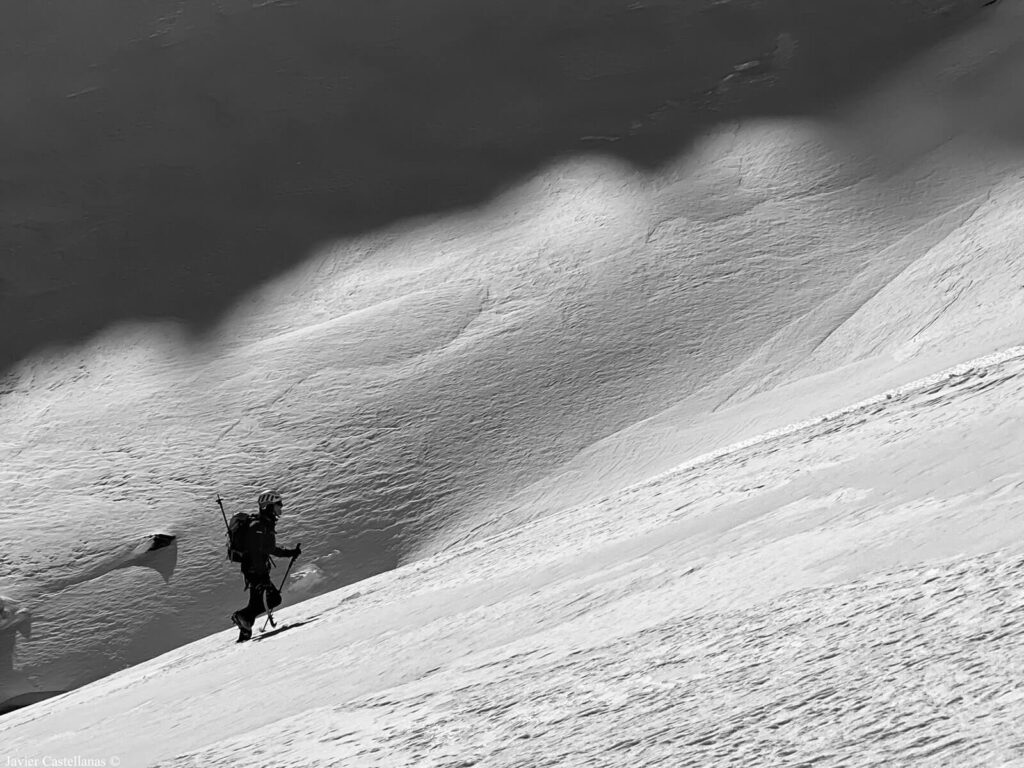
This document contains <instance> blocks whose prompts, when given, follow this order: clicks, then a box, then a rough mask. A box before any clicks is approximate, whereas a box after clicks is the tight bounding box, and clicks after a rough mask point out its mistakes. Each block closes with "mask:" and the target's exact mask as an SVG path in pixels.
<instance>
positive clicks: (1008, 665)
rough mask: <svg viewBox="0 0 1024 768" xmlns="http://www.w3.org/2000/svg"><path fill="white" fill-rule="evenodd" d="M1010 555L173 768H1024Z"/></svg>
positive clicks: (522, 661) (686, 633)
mask: <svg viewBox="0 0 1024 768" xmlns="http://www.w3.org/2000/svg"><path fill="white" fill-rule="evenodd" d="M1022 612H1024V558H1022V557H1021V556H1019V555H1012V556H1011V555H1008V554H1007V553H1005V552H1002V553H995V554H989V555H984V556H980V557H974V558H963V559H955V560H951V561H947V562H945V563H940V564H931V565H927V566H921V567H917V568H912V569H908V570H902V571H897V572H892V573H888V574H884V575H882V576H879V577H875V578H872V579H870V580H865V581H861V582H856V583H852V584H848V585H843V586H838V587H826V588H818V589H808V590H797V591H794V592H791V593H789V594H787V595H785V596H783V597H782V598H781V599H778V600H776V601H773V602H769V603H765V604H761V605H758V606H755V607H752V608H749V609H746V610H739V611H722V612H713V613H705V614H700V615H687V616H680V617H678V618H676V619H673V620H671V621H666V622H664V623H662V624H659V625H657V626H654V627H650V628H647V629H644V630H643V631H640V632H638V633H635V634H633V635H630V636H626V637H623V638H620V639H618V640H616V641H614V642H612V643H610V644H607V645H600V646H597V647H591V648H586V649H580V650H576V651H574V652H572V653H568V654H565V655H563V654H556V653H553V652H551V651H550V650H546V651H542V650H526V651H523V652H521V653H514V654H513V655H510V656H506V657H503V658H500V659H495V660H493V661H490V662H487V663H484V664H480V665H477V666H474V667H472V668H467V669H463V670H461V671H459V672H457V673H449V672H446V673H444V674H443V675H439V676H434V677H428V678H426V679H424V680H421V681H418V682H416V683H413V684H411V685H408V686H402V687H398V688H395V689H392V690H389V691H386V692H383V693H381V694H378V695H374V696H371V697H368V698H365V699H363V700H361V701H353V702H351V703H350V704H347V705H345V706H342V707H337V708H332V709H324V710H318V711H316V712H311V713H306V714H304V715H303V716H301V717H298V718H293V719H291V720H289V721H285V722H284V723H282V724H280V725H281V726H282V729H281V730H280V731H279V732H278V733H276V734H274V736H273V737H272V738H265V739H261V738H258V737H257V734H250V735H249V736H248V737H243V738H241V739H238V740H232V742H229V743H222V744H220V745H217V746H216V747H214V748H212V749H209V750H204V751H203V752H200V753H196V754H193V755H188V756H182V757H179V758H177V759H174V760H171V761H168V762H164V763H161V765H163V766H229V765H238V764H240V763H239V761H240V760H243V759H244V760H245V763H246V764H247V765H254V766H255V765H266V766H270V765H277V766H305V765H314V764H315V765H330V766H350V765H367V766H436V767H437V768H442V767H443V768H457V767H464V766H522V767H523V768H525V767H526V766H620V765H644V766H709V765H716V766H726V765H728V766H749V765H786V766H812V765H813V766H893V765H901V766H910V765H913V766H947V765H958V766H968V765H977V766H989V765H1024V737H1022V736H1021V735H1020V732H1019V730H1018V728H1017V727H1016V726H1017V723H1018V722H1019V720H1018V717H1017V714H1018V713H1019V710H1020V706H1021V702H1022V700H1024V686H1022V684H1021V682H1020V680H1021V675H1022V671H1024V670H1022V661H1021V660H1022V659H1024V632H1022V626H1021V615H1022Z"/></svg>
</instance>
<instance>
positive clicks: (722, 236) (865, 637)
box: [0, 4, 1024, 766]
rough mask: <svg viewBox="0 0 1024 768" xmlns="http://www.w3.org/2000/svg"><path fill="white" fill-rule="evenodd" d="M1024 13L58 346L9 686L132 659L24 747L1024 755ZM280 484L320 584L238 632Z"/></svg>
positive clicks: (42, 405)
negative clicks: (228, 293) (862, 74)
mask: <svg viewBox="0 0 1024 768" xmlns="http://www.w3.org/2000/svg"><path fill="white" fill-rule="evenodd" d="M1004 6H1005V7H1004ZM1022 18H1024V11H1022V10H1021V9H1020V8H1019V7H1017V6H1013V5H1009V6H1006V4H1003V5H1000V6H998V7H996V8H995V9H994V11H993V21H992V22H991V23H990V24H988V25H986V26H984V27H980V28H977V29H974V30H972V31H970V32H968V33H965V34H964V35H963V36H962V37H961V38H958V39H957V40H955V41H953V42H951V43H949V44H948V45H946V46H944V47H943V48H941V49H939V50H936V51H934V52H933V53H932V54H930V55H929V56H928V57H925V58H923V59H921V60H920V61H918V62H915V63H914V64H913V65H911V66H910V67H909V68H908V69H907V70H906V71H905V72H903V73H902V74H901V76H900V77H898V78H895V79H894V80H893V81H892V82H890V83H887V84H886V86H885V87H884V88H879V89H878V90H877V91H875V92H873V93H871V94H868V95H865V96H863V98H862V99H861V100H860V101H859V102H858V103H857V104H853V105H848V106H847V107H846V108H845V109H844V110H842V111H840V112H838V113H837V114H836V115H835V116H834V118H833V119H831V120H820V119H816V120H812V119H810V118H806V119H785V120H783V119H777V120H767V119H762V120H751V121H744V122H738V123H733V124H726V125H723V126H719V127H717V128H716V129H715V130H714V131H712V132H710V133H709V134H708V135H706V136H704V137H703V138H702V139H701V140H700V141H699V142H698V143H697V144H696V145H695V146H693V147H692V148H691V149H690V151H688V152H687V153H686V154H685V155H684V156H682V157H680V158H678V160H677V161H676V162H675V163H674V164H671V165H668V166H666V167H664V168H661V169H659V170H658V171H657V172H652V173H643V172H640V171H638V170H637V169H635V168H633V167H631V166H629V165H627V164H625V163H623V162H622V161H620V160H618V159H614V158H611V157H600V156H596V157H595V156H588V157H586V158H567V159H564V160H562V161H559V162H557V163H555V164H553V165H551V166H550V167H548V168H546V169H544V170H543V171H542V172H540V173H538V174H537V175H535V176H534V177H533V178H531V179H529V180H527V181H525V182H524V183H523V184H521V185H519V186H518V187H516V188H515V189H512V190H509V191H507V192H506V193H504V194H503V195H501V196H499V197H497V198H495V199H494V200H492V201H490V202H489V203H488V204H487V205H485V206H481V207H479V208H475V209H472V210H466V211H463V212H460V213H458V214H450V215H446V216H444V217H433V218H423V219H418V220H413V221H409V222H407V223H405V224H403V225H401V226H391V227H388V228H386V229H382V230H380V231H378V232H373V233H368V234H365V235H362V236H360V237H356V238H351V239H346V240H339V241H333V242H331V243H328V244H325V245H324V246H323V247H322V248H321V249H320V251H319V252H318V253H316V254H315V255H314V256H313V257H312V258H310V259H309V260H308V261H306V262H305V263H303V264H301V265H300V266H298V267H296V268H295V269H294V270H293V271H292V272H290V273H289V274H287V275H285V276H284V277H282V278H281V279H279V280H276V281H273V282H271V283H268V284H266V285H264V286H261V287H260V288H258V289H256V290H254V291H253V292H252V293H251V294H250V295H248V296H247V297H245V299H244V300H242V301H240V302H239V303H238V304H237V305H235V306H234V307H233V308H232V310H231V312H230V313H228V314H227V315H226V316H225V317H224V318H223V320H222V322H221V323H220V324H219V325H218V327H217V328H216V329H214V330H213V331H211V332H210V333H208V334H206V335H205V336H204V337H203V338H202V339H200V340H198V341H197V340H195V339H194V338H191V337H190V336H188V335H187V334H186V333H185V332H184V331H182V330H181V329H180V328H178V327H176V326H175V325H174V324H171V323H164V324H160V323H146V324H135V325H122V326H117V327H112V328H110V329H108V330H107V331H105V332H104V333H102V334H99V335H97V336H95V337H94V338H92V339H90V340H89V341H88V342H86V343H83V344H81V345H78V346H73V347H68V348H62V349H55V350H51V351H43V352H39V353H37V354H35V355H33V356H31V357H28V358H26V359H24V360H22V361H21V362H20V364H19V366H18V367H17V369H16V370H15V371H14V372H13V374H12V375H10V376H9V377H8V378H7V379H6V380H5V383H4V386H5V391H4V393H3V395H2V398H0V420H2V423H3V425H4V430H3V433H2V435H0V493H2V494H3V497H4V499H5V500H6V502H5V503H6V504H7V505H8V512H9V514H6V515H5V516H3V517H0V541H3V542H4V543H5V546H4V547H3V548H2V552H0V563H2V565H3V568H4V573H3V582H2V583H0V593H2V594H3V595H4V597H3V605H4V606H5V613H9V616H10V617H9V618H4V619H3V621H4V622H6V623H3V624H0V662H2V663H0V699H9V698H13V697H18V696H26V695H27V696H31V695H33V694H36V693H39V692H44V691H54V690H64V689H67V688H71V687H74V686H76V685H79V684H81V683H83V682H86V681H88V680H96V678H101V677H102V679H98V680H96V682H93V683H91V684H89V685H85V686H84V687H80V688H77V689H76V690H73V691H71V692H69V693H67V694H64V695H62V696H59V697H56V698H52V699H49V700H46V701H43V702H41V703H37V704H33V705H32V706H30V707H27V708H25V709H23V710H19V711H17V712H14V713H12V714H8V715H5V716H4V717H3V719H2V720H0V745H2V746H0V756H5V757H7V758H8V760H12V759H23V758H24V759H30V758H41V757H42V756H51V757H54V756H58V757H67V758H72V757H73V756H79V757H81V758H82V759H86V758H88V759H92V760H100V759H102V760H105V761H107V762H106V763H105V764H113V763H111V762H110V759H111V758H114V757H116V758H117V759H118V760H119V761H120V762H121V764H122V765H151V764H167V765H238V764H246V765H267V766H282V765H302V766H306V765H317V764H321V763H324V764H328V765H381V766H399V765H410V766H411V765H416V766H420V765H424V766H430V765H437V766H455V765H474V764H480V765H544V764H550V765H621V764H624V763H633V762H636V763H640V764H643V765H657V764H664V765H684V764H693V765H710V764H736V765H749V764H751V763H757V762H764V763H768V764H801V763H810V762H817V763H819V764H823V765H868V764H879V765H892V764H921V765H929V764H933V765H949V764H958V765H968V764H971V765H991V764H1013V763H1014V761H1018V762H1022V763H1024V747H1022V745H1021V742H1020V740H1019V739H1016V738H1015V737H1014V736H1013V728H1012V726H1013V723H1014V722H1015V721H1016V720H1015V718H1017V716H1018V715H1019V714H1020V711H1021V710H1020V707H1019V706H1018V705H1017V704H1016V702H1018V701H1020V700H1021V697H1020V695H1019V692H1018V689H1019V685H1018V683H1017V681H1016V676H1017V675H1018V674H1019V671H1020V665H1019V664H1017V663H1016V662H1015V661H1014V659H1015V658H1016V657H1019V656H1020V655H1021V654H1020V650H1021V648H1020V644H1021V643H1020V640H1019V638H1020V637H1024V635H1021V634H1020V633H1019V632H1018V631H1017V630H1016V628H1015V624H1014V619H1015V615H1016V612H1019V608H1020V606H1019V603H1020V601H1019V600H1018V598H1017V597H1016V596H1015V594H1016V592H1018V591H1019V589H1018V587H1019V584H1018V581H1019V578H1020V577H1019V573H1020V565H1021V564H1022V558H1024V553H1022V551H1021V548H1020V546H1019V545H1018V543H1017V542H1018V541H1020V539H1021V533H1022V530H1021V529H1022V527H1024V522H1021V521H1019V519H1018V515H1017V514H1016V509H1017V508H1018V507H1019V505H1020V503H1021V496H1022V493H1024V484H1022V483H1024V473H1022V471H1021V470H1020V468H1019V466H1018V463H1017V460H1016V459H1017V454H1018V453H1019V450H1020V447H1021V445H1020V443H1021V439H1022V435H1024V432H1022V430H1021V428H1020V423H1021V420H1020V417H1021V413H1020V411H1021V405H1020V403H1021V397H1020V396H1021V388H1022V387H1024V377H1022V374H1024V350H1021V349H1020V348H1019V347H1016V346H1015V345H1017V344H1020V343H1021V342H1024V337H1022V331H1021V317H1022V311H1021V310H1022V302H1024V261H1022V260H1021V259H1020V256H1019V251H1020V243H1021V242H1022V241H1024V216H1022V213H1024V211H1022V208H1024V161H1022V159H1021V157H1020V153H1019V151H1018V148H1017V147H1016V145H1015V143H1014V141H1013V139H1014V138H1015V130H1016V127H1017V121H1018V119H1019V118H1018V115H1016V113H1015V107H1013V106H1006V105H1007V104H1011V105H1012V104H1019V103H1024V101H1022V100H1021V99H1020V98H1019V97H1020V96H1021V94H1020V93H1019V91H1020V88H1021V85H1019V83H1024V79H1021V78H1019V77H1015V75H1019V70H1020V64H1019V63H1018V62H1017V59H1018V58H1019V53H1018V51H1019V50H1021V49H1020V43H1021V42H1022V36H1024V31H1022V25H1021V21H1022ZM783 42H784V41H783ZM780 45H781V43H780ZM785 48H786V46H785V45H782V47H781V48H780V50H783V49H785ZM795 50H797V51H798V50H799V48H798V47H797V48H796V49H795ZM780 55H781V54H780ZM741 64H742V62H738V65H741ZM755 70H756V68H748V67H745V66H740V68H739V69H738V70H737V72H738V73H743V72H750V71H755ZM731 82H732V81H731V80H730V81H729V83H731ZM729 83H726V84H725V86H723V87H724V88H725V89H726V90H728V87H731V86H730V85H729ZM982 356H985V357H982ZM267 485H274V486H277V487H278V488H279V489H280V490H282V491H283V492H284V494H285V497H286V507H285V516H284V517H283V519H282V521H281V523H280V526H279V538H280V539H281V542H282V544H284V545H291V543H292V542H293V541H301V542H302V543H303V551H304V556H303V558H302V561H301V562H300V564H299V566H300V567H299V568H298V570H297V571H296V572H295V574H294V576H293V577H292V578H291V579H290V581H289V584H288V585H287V586H286V596H287V597H288V598H289V601H288V604H287V607H285V608H284V609H283V610H282V611H281V612H280V616H279V622H280V623H282V624H284V625H293V626H290V628H287V629H284V630H283V631H281V632H279V633H277V634H273V635H268V636H267V637H265V638H264V639H261V640H257V641H256V642H254V643H252V644H248V645H240V646H239V645H235V644H234V643H233V642H232V640H233V634H234V632H233V630H232V631H217V630H218V629H220V628H221V627H224V626H226V623H227V622H226V617H227V615H228V614H229V613H230V612H231V610H233V609H234V608H236V607H239V606H240V605H241V603H242V602H243V601H244V597H245V596H244V594H243V593H242V591H241V589H240V587H241V584H240V578H239V576H238V574H237V572H236V571H234V570H233V569H232V567H230V566H229V564H227V563H226V562H225V560H224V554H223V522H222V518H221V516H220V511H219V509H218V508H217V507H216V505H215V503H214V499H215V497H216V494H217V493H220V494H222V495H223V496H224V498H225V499H226V500H227V503H228V512H229V514H230V513H231V512H233V511H235V510H236V509H239V508H244V507H245V506H251V504H252V500H253V498H254V497H255V494H256V493H257V492H258V491H259V490H260V489H261V488H263V487H265V486H267ZM155 534H159V535H160V536H161V538H160V540H161V541H171V538H170V537H174V539H173V547H171V546H167V547H161V548H158V550H155V551H159V552H160V554H159V556H156V557H157V559H156V560H153V561H151V559H150V556H149V555H148V553H149V552H150V549H151V546H150V544H148V543H147V542H152V541H154V538H153V537H154V535H155ZM140 542H142V543H140ZM139 564H142V565H146V566H148V567H147V568H142V569H140V568H130V567H126V566H130V565H139ZM172 569H173V577H172V578H171V580H170V583H169V585H168V584H165V582H164V579H161V578H159V576H158V573H159V574H162V575H163V576H164V577H165V578H166V577H168V576H170V574H171V573H172ZM392 569H393V570H392ZM153 571H157V572H158V573H154V572H153ZM339 587H340V589H339ZM300 598H309V599H305V600H304V601H302V602H298V601H299V599H300ZM211 632H216V634H210V633H211ZM19 633H20V634H19ZM199 638H201V639H199ZM192 641H194V642H192ZM158 654H162V655H158ZM154 657H156V658H154ZM125 667H127V668H125ZM117 670H121V671H117ZM112 672H113V673H114V674H110V673H112ZM104 676H105V677H104ZM1017 719H1019V718H1017Z"/></svg>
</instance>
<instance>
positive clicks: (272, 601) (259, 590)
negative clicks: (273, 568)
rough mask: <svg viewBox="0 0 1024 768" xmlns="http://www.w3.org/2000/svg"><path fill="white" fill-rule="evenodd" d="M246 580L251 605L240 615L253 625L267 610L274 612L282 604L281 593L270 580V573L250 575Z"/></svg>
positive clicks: (240, 612)
mask: <svg viewBox="0 0 1024 768" xmlns="http://www.w3.org/2000/svg"><path fill="white" fill-rule="evenodd" d="M246 580H247V581H248V583H249V604H248V605H247V606H245V608H243V609H242V610H240V611H239V612H238V613H239V615H240V616H244V617H245V618H247V619H248V620H249V622H250V623H252V622H255V621H256V617H257V616H259V615H260V614H261V613H263V612H264V611H265V610H267V609H270V610H271V611H272V610H274V609H275V608H277V606H279V605H280V604H281V593H280V592H278V591H277V587H275V586H274V582H272V581H271V580H270V574H269V573H267V574H262V575H253V574H249V575H248V576H247V577H246Z"/></svg>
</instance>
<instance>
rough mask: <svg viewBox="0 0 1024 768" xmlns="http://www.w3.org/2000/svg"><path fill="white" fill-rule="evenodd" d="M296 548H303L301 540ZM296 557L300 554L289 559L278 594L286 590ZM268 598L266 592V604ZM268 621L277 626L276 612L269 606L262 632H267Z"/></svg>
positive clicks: (264, 597) (264, 598)
mask: <svg viewBox="0 0 1024 768" xmlns="http://www.w3.org/2000/svg"><path fill="white" fill-rule="evenodd" d="M295 548H296V549H302V543H301V542H299V543H298V544H296V545H295ZM296 557H298V555H295V556H294V557H292V559H291V560H289V561H288V567H287V568H285V570H284V576H282V577H281V586H280V587H278V588H277V593H278V594H281V592H282V591H284V583H285V582H286V581H288V574H289V573H291V570H292V565H293V564H294V563H295V558H296ZM266 599H267V595H266V592H264V593H263V600H264V604H266ZM268 623H269V624H271V625H272V626H275V627H276V626H277V622H276V621H274V614H273V612H272V611H271V610H270V608H269V607H268V608H267V620H266V621H264V622H263V626H262V627H261V628H260V632H266V630H267V624H268Z"/></svg>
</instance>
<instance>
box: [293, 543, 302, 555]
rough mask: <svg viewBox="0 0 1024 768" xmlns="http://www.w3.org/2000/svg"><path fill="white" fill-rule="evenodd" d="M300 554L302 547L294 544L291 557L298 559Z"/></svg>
mask: <svg viewBox="0 0 1024 768" xmlns="http://www.w3.org/2000/svg"><path fill="white" fill-rule="evenodd" d="M301 554H302V545H301V544H296V545H295V549H293V550H292V557H298V556H299V555H301Z"/></svg>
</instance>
